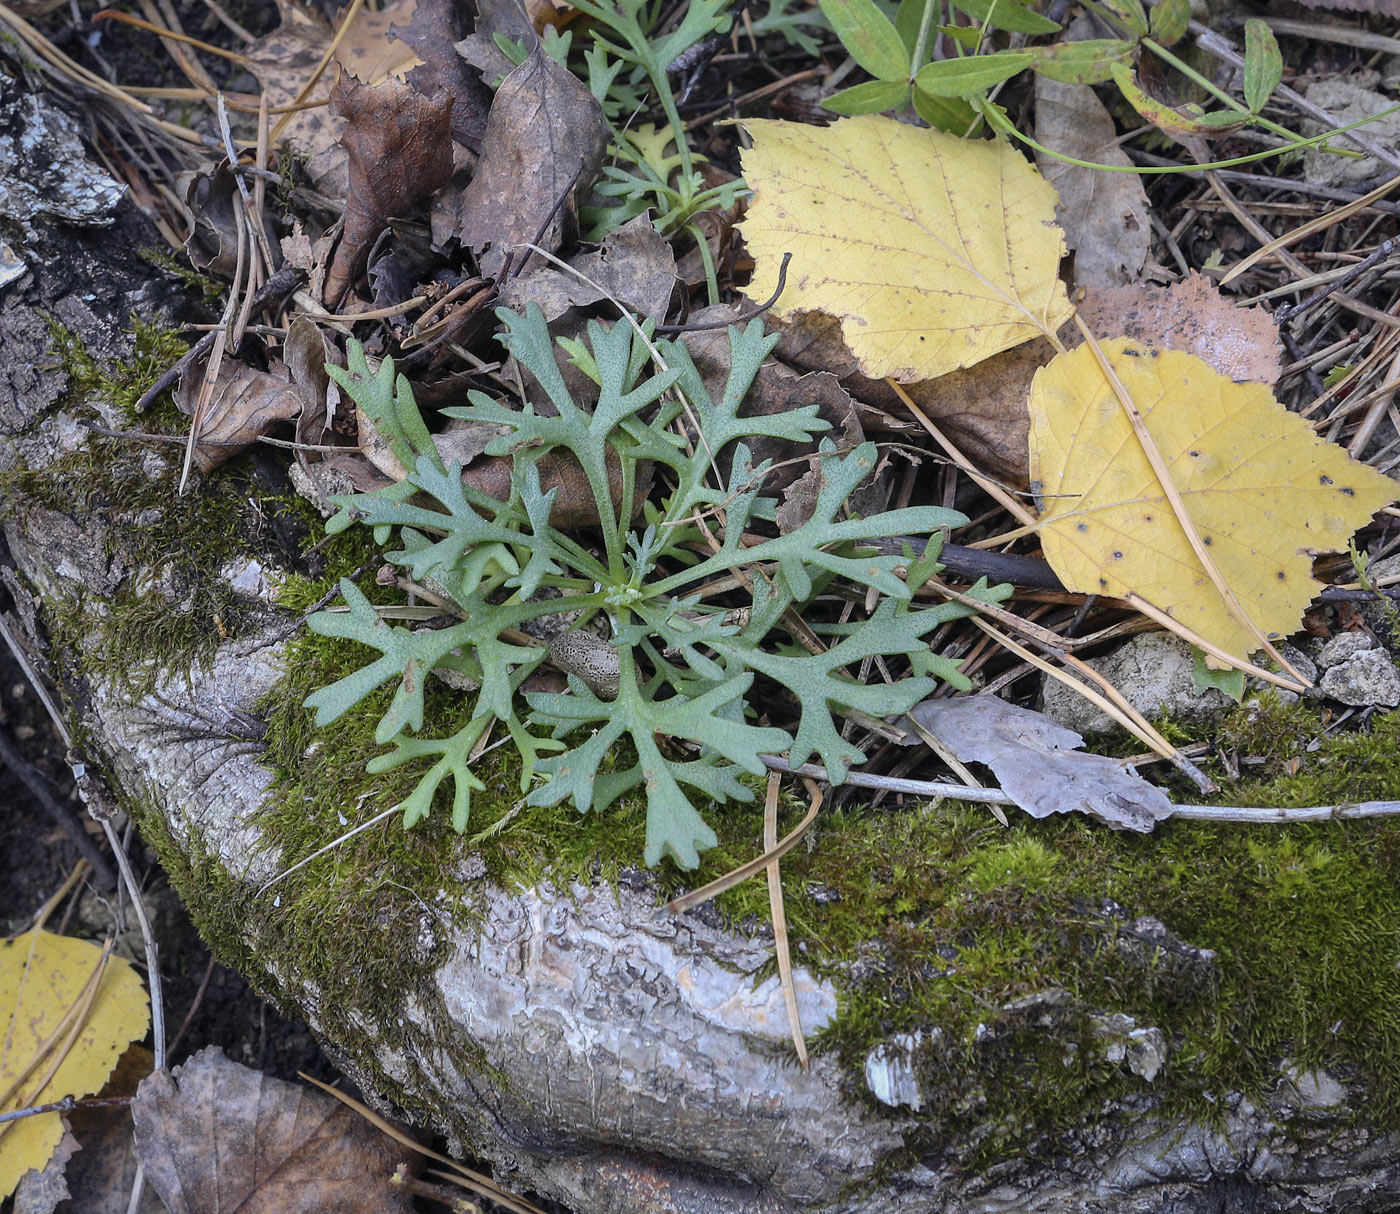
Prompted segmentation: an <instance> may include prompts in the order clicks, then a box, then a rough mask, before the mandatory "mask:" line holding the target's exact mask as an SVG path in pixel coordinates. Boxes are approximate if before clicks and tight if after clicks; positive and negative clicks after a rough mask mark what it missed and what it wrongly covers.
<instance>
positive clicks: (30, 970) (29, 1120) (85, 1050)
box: [0, 928, 151, 1198]
mask: <svg viewBox="0 0 1400 1214" xmlns="http://www.w3.org/2000/svg"><path fill="white" fill-rule="evenodd" d="M101 960H102V949H101V948H100V947H98V946H97V945H95V944H89V943H88V942H87V941H86V940H74V939H73V938H72V937H71V936H56V935H54V934H53V933H52V932H46V931H42V930H40V929H37V928H36V929H35V930H34V931H31V932H26V933H25V934H24V935H22V936H18V937H16V938H15V939H13V940H0V1016H3V1017H4V1019H3V1020H0V1025H2V1026H3V1033H2V1034H0V1112H11V1111H13V1110H15V1109H23V1108H29V1107H31V1106H33V1105H37V1104H49V1103H51V1102H53V1101H56V1100H62V1099H63V1098H64V1097H65V1096H87V1095H90V1094H91V1093H93V1092H96V1091H98V1090H100V1089H101V1087H102V1085H103V1084H104V1083H106V1081H107V1076H108V1075H110V1074H111V1072H112V1068H113V1067H114V1066H116V1064H117V1059H118V1058H120V1057H121V1055H122V1052H123V1051H124V1050H125V1049H126V1047H127V1046H128V1045H129V1044H130V1043H131V1042H132V1041H135V1040H136V1039H137V1038H139V1037H143V1036H145V1034H146V1029H147V1028H148V1027H149V1026H150V1021H151V1010H150V1003H149V1001H148V1000H147V997H146V992H145V989H144V988H143V987H142V985H141V979H140V977H139V976H138V975H137V974H136V971H135V970H133V969H132V968H131V966H130V965H129V964H128V963H127V962H125V961H123V960H122V959H121V958H120V957H109V958H108V959H107V964H106V967H105V969H104V970H103V972H102V978H101V981H100V982H99V983H98V986H97V993H96V995H95V996H94V997H93V999H92V1002H91V1003H90V1005H89V1006H88V1008H87V1013H86V1015H85V1016H84V1017H83V1019H82V1024H81V1028H80V1029H79V1030H78V1032H77V1035H76V1037H75V1038H74V1040H73V1042H72V1046H71V1048H70V1049H69V1050H68V1053H67V1055H66V1056H65V1057H63V1059H62V1061H60V1062H58V1066H57V1069H56V1070H54V1072H53V1075H52V1077H51V1078H50V1079H49V1080H48V1082H47V1083H44V1077H45V1076H46V1075H48V1073H49V1071H50V1069H51V1067H52V1066H53V1064H54V1062H55V1061H56V1060H57V1059H58V1056H59V1053H60V1051H61V1048H62V1046H63V1044H64V1042H66V1041H67V1040H68V1039H69V1037H70V1035H71V1034H70V1031H69V1030H70V1029H71V1028H72V1026H73V1023H74V1021H73V1020H69V1021H68V1023H67V1024H66V1025H65V1016H66V1015H67V1014H68V1012H69V1010H70V1009H72V1008H73V1007H74V1006H75V1005H77V1004H79V1002H80V1001H81V999H82V997H83V994H84V988H85V987H86V986H87V983H88V980H89V979H90V978H91V977H92V976H93V974H94V973H95V972H96V970H97V967H98V965H99V963H100V962H101ZM55 1036H56V1037H57V1040H56V1041H53V1040H51V1039H52V1038H54V1037H55ZM41 1084H42V1087H41V1086H40V1085H41ZM62 1137H63V1124H62V1120H61V1118H60V1115H59V1114H58V1113H41V1114H39V1115H37V1116H35V1117H25V1118H22V1119H21V1120H19V1121H11V1122H0V1198H4V1197H6V1196H8V1195H9V1194H10V1193H12V1192H13V1191H14V1188H15V1186H16V1185H17V1184H19V1182H20V1179H21V1178H22V1177H23V1176H24V1174H25V1173H26V1172H27V1171H29V1169H30V1168H42V1167H43V1166H44V1165H45V1164H46V1163H47V1162H48V1160H49V1156H50V1155H52V1154H53V1151H54V1148H55V1147H57V1146H58V1143H59V1139H60V1138H62Z"/></svg>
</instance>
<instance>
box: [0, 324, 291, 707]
mask: <svg viewBox="0 0 1400 1214" xmlns="http://www.w3.org/2000/svg"><path fill="white" fill-rule="evenodd" d="M51 338H52V347H51V350H52V353H53V356H54V358H55V362H56V365H60V366H62V367H63V369H64V370H66V371H67V372H68V375H69V378H70V383H71V391H70V396H69V398H68V399H67V400H66V401H65V406H66V407H67V409H68V410H69V411H70V412H71V413H73V414H74V415H76V416H79V417H81V416H82V415H83V412H84V406H85V405H86V404H87V403H88V402H91V401H93V400H97V399H101V400H104V401H109V402H113V403H115V404H116V406H117V407H118V409H119V411H121V412H122V413H123V414H124V416H125V418H126V422H127V424H129V425H131V426H133V427H137V428H139V429H140V430H142V431H143V432H145V433H147V434H150V433H156V434H166V435H169V436H170V439H171V441H170V442H169V443H158V442H151V441H149V440H142V439H135V438H119V437H110V436H107V435H103V434H99V433H95V432H94V433H92V434H90V435H88V437H87V439H86V440H85V442H84V443H83V444H82V446H81V447H79V448H77V449H76V450H73V451H70V452H68V453H67V454H64V455H61V456H59V457H58V458H56V459H54V460H53V461H52V462H50V463H47V464H45V465H43V466H37V467H30V466H27V465H23V464H21V465H19V466H17V467H14V468H11V469H9V470H8V471H6V472H5V473H4V474H3V475H2V476H0V498H3V499H4V502H5V508H6V509H9V510H18V511H26V510H35V509H40V510H45V511H48V512H51V513H54V514H59V515H62V516H64V517H65V518H67V519H68V520H70V521H71V524H72V526H73V527H74V528H76V529H78V530H80V531H83V532H85V533H86V537H87V538H86V539H85V541H84V545H83V546H84V547H85V548H86V547H88V546H89V545H90V546H91V547H93V548H97V549H98V550H99V551H100V553H101V557H102V558H103V559H104V561H105V563H106V567H107V569H108V570H109V571H110V576H111V579H112V581H113V583H114V584H115V586H114V588H112V589H104V588H102V587H100V586H99V587H93V588H89V587H87V586H81V585H80V586H78V587H77V588H76V589H75V590H74V591H73V593H72V594H71V595H69V596H67V597H56V598H51V599H50V601H48V602H46V603H45V604H44V609H45V622H46V625H47V627H48V628H49V630H50V632H51V633H52V634H53V635H54V636H55V639H56V640H58V641H59V643H60V647H61V648H62V649H64V650H65V651H67V652H70V653H72V654H73V655H74V656H75V657H76V659H77V661H78V663H79V666H80V669H81V673H82V674H84V675H87V676H90V677H102V678H113V677H115V678H119V679H122V680H123V681H125V682H126V683H127V685H128V686H130V687H131V688H132V689H134V690H136V691H139V692H144V691H148V690H149V689H150V687H151V686H152V685H153V684H154V681H155V679H156V678H157V677H158V675H159V674H160V672H161V671H162V670H165V669H171V668H178V667H180V666H183V665H188V663H189V661H190V660H191V659H196V658H199V657H202V656H205V655H207V654H209V653H212V651H213V650H214V648H215V647H216V646H217V645H218V644H219V643H220V642H221V641H223V640H225V639H227V638H229V637H234V636H239V635H243V634H244V633H245V632H246V631H247V630H248V629H249V628H250V627H251V626H253V625H254V624H255V623H257V622H258V621H260V620H262V619H264V618H265V616H266V611H265V609H264V608H263V607H262V606H261V605H259V604H257V603H255V602H250V601H249V600H246V599H243V598H241V597H240V596H239V595H237V594H236V593H235V592H234V590H233V588H232V587H231V586H230V585H229V584H228V583H227V582H226V581H225V580H224V579H223V578H222V577H220V576H219V571H220V569H221V568H222V567H223V565H224V564H226V563H227V562H228V561H229V560H231V559H234V558H242V557H246V556H247V554H248V553H249V552H250V551H257V550H259V549H264V550H265V549H267V548H268V540H267V538H266V537H267V536H268V534H269V532H270V530H271V528H270V522H271V520H272V518H273V516H274V515H276V514H278V513H281V514H282V515H283V516H284V517H283V519H282V520H281V521H282V522H287V523H289V524H290V525H291V526H292V527H293V528H299V529H300V530H301V531H303V532H306V533H309V531H310V528H311V524H312V520H313V519H314V518H315V514H314V511H313V510H312V509H311V508H310V507H309V506H308V505H306V504H305V503H302V502H300V501H296V500H293V499H273V498H272V497H270V496H269V495H268V494H267V492H266V490H265V489H264V488H262V487H261V486H260V485H259V484H257V483H256V481H255V480H254V478H253V475H252V471H251V468H250V466H249V465H248V463H247V461H246V460H239V461H234V462H233V463H232V464H230V465H228V466H227V467H225V468H223V469H220V470H219V471H218V472H217V473H215V474H213V475H211V476H207V477H196V478H195V479H194V480H193V482H192V484H191V485H190V486H189V488H188V489H187V491H186V492H185V493H184V494H180V493H179V492H178V476H179V461H180V453H181V450H182V446H181V442H180V440H181V438H182V437H183V435H184V434H185V432H186V431H187V429H188V424H189V423H188V419H187V418H185V417H184V416H183V415H182V414H180V413H179V411H178V410H177V409H176V408H175V406H174V404H173V402H171V400H170V398H169V394H168V393H167V394H165V395H164V396H162V397H160V398H158V399H157V401H156V403H155V405H154V406H153V407H152V408H151V409H150V410H148V411H147V412H145V413H142V414H136V413H135V411H134V406H135V403H136V401H137V400H138V399H139V398H140V397H141V395H142V394H143V393H144V392H145V391H146V390H147V388H149V387H150V385H151V384H152V383H154V382H155V380H156V379H157V378H158V376H159V375H160V374H161V373H162V372H163V371H164V369H165V368H166V367H167V366H169V365H170V364H171V363H172V362H174V361H175V360H176V359H177V358H178V357H179V356H180V355H181V354H182V353H183V352H184V351H185V349H186V346H185V344H184V342H183V341H182V340H181V339H180V337H179V336H178V335H177V334H175V333H173V332H171V331H169V330H159V329H156V328H153V327H151V326H148V325H144V324H141V323H140V322H137V323H136V327H135V329H134V332H133V340H132V355H131V358H130V359H129V360H128V361H126V362H124V363H122V364H119V365H112V366H106V365H103V364H100V363H98V362H97V361H96V360H94V359H93V358H92V357H91V356H90V354H89V353H88V351H87V349H86V347H85V345H84V344H83V342H82V340H81V339H80V338H79V337H78V336H77V335H76V334H74V333H73V332H71V331H70V330H68V329H66V328H64V327H63V326H61V325H57V324H55V325H53V326H52V327H51ZM153 455H155V456H158V457H159V458H158V459H155V460H153V458H152V457H153ZM289 516H296V517H289ZM90 589H91V591H92V592H91V593H90V592H89V591H90Z"/></svg>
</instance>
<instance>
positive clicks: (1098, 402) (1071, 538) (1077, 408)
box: [1030, 338, 1400, 657]
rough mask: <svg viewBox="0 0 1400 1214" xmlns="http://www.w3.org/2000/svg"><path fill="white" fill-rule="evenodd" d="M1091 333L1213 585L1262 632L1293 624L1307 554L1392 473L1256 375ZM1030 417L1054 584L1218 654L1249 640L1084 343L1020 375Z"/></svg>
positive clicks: (1363, 517)
mask: <svg viewBox="0 0 1400 1214" xmlns="http://www.w3.org/2000/svg"><path fill="white" fill-rule="evenodd" d="M1100 345H1101V348H1102V350H1103V352H1104V354H1105V356H1106V357H1107V359H1108V362H1109V364H1110V365H1111V366H1112V367H1113V369H1114V372H1115V373H1116V374H1117V376H1118V378H1119V380H1120V381H1121V382H1122V384H1123V386H1124V387H1125V388H1126V389H1127V391H1128V393H1129V395H1130V396H1131V397H1132V400H1133V402H1134V404H1135V405H1136V406H1137V408H1138V410H1139V411H1140V412H1141V413H1142V415H1143V418H1144V420H1145V422H1146V425H1147V430H1148V433H1149V434H1151V436H1152V438H1153V440H1154V441H1155V443H1156V444H1157V447H1158V449H1159V450H1160V451H1161V453H1162V457H1163V459H1164V460H1165V461H1166V463H1167V466H1168V468H1169V469H1170V472H1171V476H1172V480H1173V482H1174V483H1175V485H1176V487H1177V489H1178V490H1179V491H1180V493H1181V497H1182V500H1183V501H1184V502H1185V504H1186V509H1187V512H1188V514H1189V515H1190V517H1191V520H1192V522H1193V523H1194V524H1195V527H1196V530H1197V531H1198V532H1199V533H1200V536H1201V541H1202V543H1203V544H1204V545H1205V546H1206V547H1207V548H1208V549H1209V551H1210V554H1211V557H1212V559H1213V560H1214V562H1215V565H1216V568H1217V569H1218V570H1219V571H1220V574H1221V577H1222V578H1223V579H1224V581H1225V583H1226V584H1227V585H1228V586H1229V587H1230V588H1231V589H1232V590H1233V591H1234V594H1235V597H1236V598H1237V599H1238V600H1239V602H1240V605H1241V606H1242V607H1243V608H1244V610H1245V611H1246V612H1248V613H1249V615H1250V618H1251V619H1252V620H1253V622H1254V624H1255V625H1256V626H1257V627H1258V628H1259V630H1260V631H1261V632H1263V633H1264V634H1265V635H1266V636H1268V637H1270V638H1271V639H1272V638H1277V637H1282V636H1286V635H1288V634H1289V633H1290V632H1293V631H1295V630H1296V629H1297V627H1298V622H1299V620H1300V619H1301V617H1302V614H1303V611H1304V609H1305V608H1306V607H1307V605H1308V603H1309V602H1311V601H1312V599H1313V597H1314V596H1315V595H1316V594H1317V592H1318V591H1319V590H1320V589H1321V588H1322V586H1321V583H1319V582H1317V581H1316V580H1315V579H1314V578H1313V576H1312V556H1313V554H1314V553H1318V552H1334V551H1338V550H1340V549H1343V548H1345V547H1346V545H1347V540H1348V538H1349V537H1350V536H1351V534H1352V532H1354V531H1355V530H1356V529H1357V528H1358V527H1360V526H1362V525H1363V524H1365V523H1366V522H1368V521H1369V520H1370V518H1371V516H1372V515H1373V514H1375V513H1376V511H1378V510H1380V509H1382V508H1383V507H1385V506H1387V505H1389V504H1390V503H1391V502H1392V501H1394V500H1395V498H1396V497H1400V486H1398V485H1397V484H1396V482H1395V481H1393V480H1391V479H1390V478H1389V477H1387V476H1383V475H1381V474H1380V473H1379V472H1376V471H1375V470H1373V469H1371V468H1368V467H1366V465H1364V464H1360V463H1357V462H1356V461H1355V460H1353V459H1352V458H1351V457H1350V456H1348V455H1347V453H1346V452H1345V451H1343V450H1342V449H1341V448H1340V447H1338V446H1336V445H1334V444H1332V443H1328V442H1324V441H1323V440H1322V439H1320V438H1318V437H1317V435H1316V434H1314V433H1313V431H1312V428H1311V427H1310V426H1309V425H1308V424H1307V422H1305V421H1304V420H1303V419H1302V418H1300V417H1299V416H1297V414H1294V413H1290V412H1289V411H1288V410H1287V409H1285V408H1284V407H1283V406H1282V405H1281V404H1279V403H1278V401H1276V400H1275V399H1274V396H1273V394H1272V393H1271V392H1270V391H1269V389H1268V388H1267V387H1265V386H1264V385H1262V384H1255V383H1235V382H1234V381H1232V380H1230V379H1228V378H1226V377H1225V376H1223V375H1221V374H1220V373H1219V372H1217V371H1215V370H1214V369H1213V368H1211V367H1210V366H1208V365H1207V364H1206V363H1204V362H1203V361H1201V359H1199V358H1197V357H1196V356H1195V355H1193V354H1186V353H1183V352H1181V351H1177V350H1158V349H1156V348H1155V347H1153V346H1149V345H1145V344H1143V343H1142V342H1139V341H1135V340H1132V339H1130V338H1116V339H1114V340H1112V341H1105V342H1101V343H1100ZM1030 415H1031V422H1030V426H1031V429H1030V472H1031V487H1032V489H1033V490H1034V491H1035V493H1036V494H1037V496H1039V497H1040V498H1041V499H1042V501H1043V503H1044V504H1043V509H1042V512H1041V542H1042V544H1043V546H1044V549H1045V556H1046V559H1047V560H1048V561H1049V562H1050V565H1051V567H1052V568H1053V569H1054V570H1055V572H1056V573H1057V574H1059V576H1060V580H1061V581H1063V582H1064V584H1065V586H1066V587H1067V588H1069V589H1070V590H1077V591H1079V592H1081V593H1083V594H1105V595H1113V596H1115V597H1119V598H1122V597H1126V596H1127V595H1129V594H1130V593H1135V594H1137V595H1138V596H1140V597H1141V598H1142V599H1145V600H1146V601H1147V602H1148V603H1150V604H1151V605H1153V606H1155V607H1157V608H1159V609H1160V610H1162V611H1165V612H1166V613H1167V614H1169V615H1170V616H1171V617H1172V618H1173V619H1175V620H1179V621H1180V622H1181V623H1182V624H1184V625H1186V626H1187V627H1188V628H1190V629H1192V630H1193V631H1195V632H1196V633H1198V634H1199V635H1200V636H1201V637H1203V638H1204V639H1205V640H1207V641H1209V642H1212V643H1213V644H1215V645H1218V646H1219V647H1220V648H1221V649H1223V650H1225V651H1226V652H1227V653H1229V654H1231V655H1233V656H1236V657H1247V656H1248V655H1249V654H1251V653H1252V652H1253V651H1254V650H1255V649H1257V648H1258V642H1257V641H1256V640H1255V638H1254V636H1253V634H1252V633H1251V632H1250V631H1249V629H1248V628H1247V627H1246V625H1245V624H1244V623H1242V622H1241V621H1240V620H1238V619H1236V618H1235V616H1234V615H1233V614H1232V612H1231V611H1230V609H1229V608H1228V607H1227V606H1226V604H1225V603H1224V602H1223V601H1222V599H1221V596H1220V594H1219V592H1218V591H1217V590H1216V589H1215V587H1214V586H1213V585H1212V583H1211V580H1210V578H1209V577H1208V576H1207V574H1206V570H1205V568H1204V567H1203V566H1202V564H1201V563H1200V561H1199V560H1198V559H1197V557H1196V554H1195V552H1194V551H1193V550H1192V548H1191V545H1190V543H1189V541H1188V540H1187V538H1186V533H1185V531H1184V530H1183V529H1182V527H1181V524H1180V523H1179V522H1178V521H1177V518H1176V516H1175V514H1174V513H1173V511H1172V508H1171V506H1170V504H1169V503H1168V501H1167V498H1166V495H1165V494H1164V493H1163V491H1162V487H1161V484H1160V483H1159V482H1158V480H1157V478H1156V476H1154V474H1153V472H1152V469H1151V467H1150V465H1149V464H1148V460H1147V456H1146V455H1145V454H1144V452H1143V449H1142V445H1141V443H1140V442H1139V440H1138V438H1137V436H1136V435H1135V434H1134V433H1133V430H1132V427H1131V425H1130V423H1129V421H1128V418H1127V415H1126V414H1125V412H1124V410H1123V408H1122V406H1121V405H1120V404H1119V401H1118V398H1117V397H1116V396H1115V395H1114V392H1113V388H1112V386H1111V385H1110V384H1109V382H1108V380H1107V379H1106V378H1105V376H1104V374H1103V372H1102V370H1101V369H1100V368H1099V365H1098V363H1097V361H1096V360H1095V358H1094V353H1093V350H1092V349H1091V348H1090V347H1089V346H1087V345H1083V346H1079V347H1077V348H1075V349H1074V350H1071V351H1070V352H1069V353H1067V354H1061V355H1058V356H1057V357H1056V358H1054V359H1053V360H1052V361H1051V362H1050V363H1049V364H1048V365H1047V366H1045V367H1042V368H1041V370H1040V371H1039V372H1037V373H1036V377H1035V381H1034V383H1033V384H1032V387H1031V395H1030Z"/></svg>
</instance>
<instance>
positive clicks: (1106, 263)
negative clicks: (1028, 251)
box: [1035, 72, 1152, 287]
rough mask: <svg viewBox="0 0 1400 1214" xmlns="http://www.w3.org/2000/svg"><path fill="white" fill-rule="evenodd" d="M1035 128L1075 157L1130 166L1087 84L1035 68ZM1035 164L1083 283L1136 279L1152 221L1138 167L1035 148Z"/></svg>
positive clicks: (1039, 135) (1043, 140) (1101, 284)
mask: <svg viewBox="0 0 1400 1214" xmlns="http://www.w3.org/2000/svg"><path fill="white" fill-rule="evenodd" d="M1035 134H1036V138H1037V140H1039V142H1041V143H1042V144H1044V145H1045V146H1046V147H1048V148H1051V149H1052V150H1054V151H1056V152H1059V153H1061V154H1062V155H1065V156H1072V157H1074V158H1075V159H1077V160H1086V161H1090V162H1093V163H1097V164H1118V165H1124V166H1128V167H1131V165H1132V163H1133V162H1132V161H1131V160H1130V159H1129V158H1128V156H1127V154H1126V153H1125V152H1124V151H1123V149H1122V148H1120V147H1119V146H1118V143H1117V131H1116V130H1115V129H1114V126H1113V119H1112V118H1111V117H1110V116H1109V113H1108V110H1107V109H1105V108H1104V104H1103V102H1102V101H1100V100H1099V98H1098V95H1097V94H1096V93H1095V92H1094V90H1093V89H1091V88H1090V87H1089V86H1088V85H1085V84H1062V83H1061V82H1060V81H1058V80H1051V79H1050V77H1049V76H1044V75H1041V74H1040V73H1039V72H1037V73H1036V76H1035ZM1036 165H1037V166H1038V167H1039V168H1040V171H1041V173H1042V174H1043V175H1044V177H1045V180H1046V181H1048V182H1049V183H1050V184H1051V185H1053V186H1054V187H1055V191H1056V193H1058V194H1059V196H1060V201H1059V203H1058V205H1057V206H1056V207H1055V219H1056V221H1057V222H1058V223H1059V225H1060V227H1061V228H1063V229H1064V233H1065V244H1066V245H1067V246H1068V247H1069V248H1070V249H1072V250H1074V251H1075V258H1074V281H1075V282H1076V284H1078V285H1079V286H1081V287H1087V286H1096V287H1116V286H1122V285H1124V284H1126V283H1130V282H1136V281H1137V277H1138V272H1139V271H1140V270H1141V269H1142V267H1143V263H1144V262H1146V260H1147V250H1148V246H1149V245H1150V244H1151V239H1152V227H1151V221H1150V220H1149V218H1148V203H1147V191H1146V190H1144V189H1143V186H1142V178H1141V177H1139V176H1138V175H1137V174H1136V173H1105V172H1103V171H1102V170H1099V169H1089V168H1085V167H1084V166H1082V165H1077V164H1068V163H1066V162H1065V161H1063V160H1059V159H1057V158H1056V157H1054V156H1049V155H1046V154H1045V153H1043V152H1041V153H1037V155H1036Z"/></svg>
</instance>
